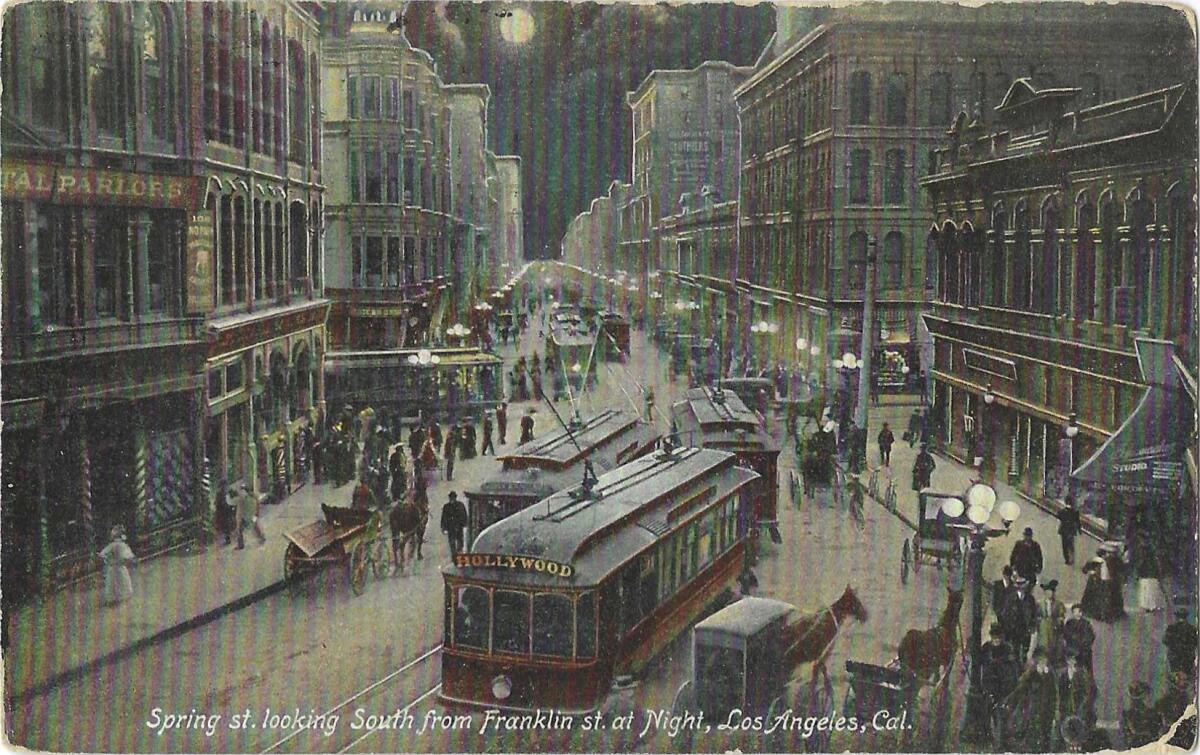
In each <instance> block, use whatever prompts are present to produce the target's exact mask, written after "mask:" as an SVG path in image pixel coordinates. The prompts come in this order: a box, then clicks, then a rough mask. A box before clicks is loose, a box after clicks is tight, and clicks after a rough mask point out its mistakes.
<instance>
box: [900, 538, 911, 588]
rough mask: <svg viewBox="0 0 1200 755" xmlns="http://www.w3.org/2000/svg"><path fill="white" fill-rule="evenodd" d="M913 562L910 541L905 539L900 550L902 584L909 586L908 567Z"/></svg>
mask: <svg viewBox="0 0 1200 755" xmlns="http://www.w3.org/2000/svg"><path fill="white" fill-rule="evenodd" d="M911 562H912V550H911V549H910V547H909V544H908V540H907V539H905V541H904V545H903V546H901V548H900V584H902V585H907V584H908V565H909V564H910V563H911Z"/></svg>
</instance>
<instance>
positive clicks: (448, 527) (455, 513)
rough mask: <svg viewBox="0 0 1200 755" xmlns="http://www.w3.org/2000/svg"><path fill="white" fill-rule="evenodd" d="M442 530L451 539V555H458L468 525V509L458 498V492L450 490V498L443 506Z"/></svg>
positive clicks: (461, 548)
mask: <svg viewBox="0 0 1200 755" xmlns="http://www.w3.org/2000/svg"><path fill="white" fill-rule="evenodd" d="M441 526H442V532H444V533H446V539H447V540H449V541H450V555H451V556H457V555H458V554H459V553H461V552H462V550H463V528H464V527H466V526H467V509H466V507H465V506H463V505H462V501H460V500H458V493H455V492H454V491H450V500H449V501H447V502H446V505H444V506H442V524H441Z"/></svg>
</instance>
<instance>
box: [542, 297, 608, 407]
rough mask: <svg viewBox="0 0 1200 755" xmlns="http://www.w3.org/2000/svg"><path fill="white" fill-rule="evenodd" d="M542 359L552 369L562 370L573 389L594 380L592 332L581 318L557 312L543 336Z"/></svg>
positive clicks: (594, 356) (594, 337)
mask: <svg viewBox="0 0 1200 755" xmlns="http://www.w3.org/2000/svg"><path fill="white" fill-rule="evenodd" d="M546 359H548V360H552V361H551V363H552V365H553V368H554V369H555V370H564V371H565V375H566V378H567V381H568V383H569V384H570V386H571V388H572V389H574V390H577V391H578V390H580V389H582V388H583V386H584V385H585V384H588V385H591V384H594V383H595V381H596V362H597V361H599V360H598V359H597V357H596V333H595V331H591V332H589V330H588V328H587V327H586V326H585V325H584V323H583V321H582V320H581V319H579V317H578V316H577V315H573V314H571V313H566V314H564V313H559V314H557V315H555V316H554V319H553V320H552V322H551V326H550V333H549V334H548V335H547V336H546Z"/></svg>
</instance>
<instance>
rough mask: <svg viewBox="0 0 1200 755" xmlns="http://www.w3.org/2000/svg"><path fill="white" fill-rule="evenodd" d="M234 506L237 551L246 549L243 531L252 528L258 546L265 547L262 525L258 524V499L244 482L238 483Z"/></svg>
mask: <svg viewBox="0 0 1200 755" xmlns="http://www.w3.org/2000/svg"><path fill="white" fill-rule="evenodd" d="M234 505H236V506H237V519H238V530H237V549H238V550H242V549H243V548H245V547H246V539H245V531H246V528H247V527H251V528H253V530H254V534H255V536H257V537H258V544H259V545H266V544H267V536H266V535H264V534H263V531H262V525H260V524H259V523H258V498H257V497H256V496H255V495H254V494H253V493H251V492H250V489H249V488H248V487H246V483H244V482H239V483H238V487H237V493H235V499H234Z"/></svg>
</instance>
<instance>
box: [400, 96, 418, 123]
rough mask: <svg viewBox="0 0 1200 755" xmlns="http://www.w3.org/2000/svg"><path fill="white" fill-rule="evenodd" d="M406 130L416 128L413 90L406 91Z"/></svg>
mask: <svg viewBox="0 0 1200 755" xmlns="http://www.w3.org/2000/svg"><path fill="white" fill-rule="evenodd" d="M403 100H404V128H415V127H416V105H415V103H414V101H413V92H412V90H411V89H405V90H404V96H403Z"/></svg>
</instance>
